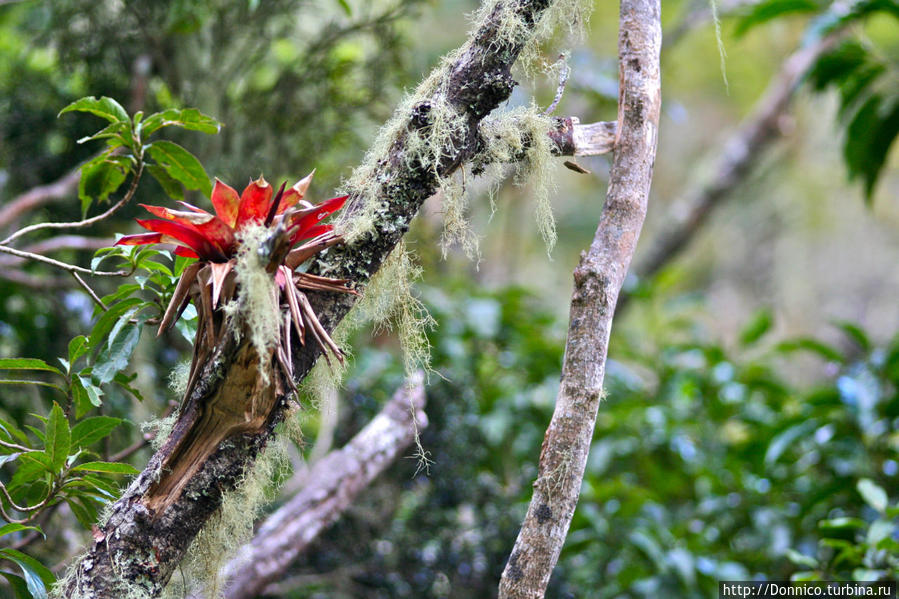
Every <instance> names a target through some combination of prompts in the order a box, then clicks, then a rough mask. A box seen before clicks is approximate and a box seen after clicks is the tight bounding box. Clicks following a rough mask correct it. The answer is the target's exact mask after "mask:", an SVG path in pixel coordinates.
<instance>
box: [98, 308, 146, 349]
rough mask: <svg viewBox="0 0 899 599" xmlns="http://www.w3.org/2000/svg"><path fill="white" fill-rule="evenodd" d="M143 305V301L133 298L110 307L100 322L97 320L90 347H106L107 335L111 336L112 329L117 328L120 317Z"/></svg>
mask: <svg viewBox="0 0 899 599" xmlns="http://www.w3.org/2000/svg"><path fill="white" fill-rule="evenodd" d="M142 303H144V300H143V299H141V298H139V297H131V298H128V299H126V300H122V301H121V302H119V303H117V304H113V305H112V306H109V309H108V310H107V311H106V312H104V313H103V315H102V316H100V318H99V320H97V324H95V325H94V328H93V329H92V330H91V334H90V338H89V343H90V346H91V347H92V348H99V347H102V346H103V345H105V344H104V343H103V341H104V340H105V339H106V337H107V335H109V332H110V331H111V330H112V327H114V326H115V323H116V322H117V321H118V319H119V317H120V316H121V315H122V314H124V313H125V312H127V311H128V310H129V309H130V308H133V307H134V306H137V305H140V304H142Z"/></svg>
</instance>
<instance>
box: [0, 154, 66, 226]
mask: <svg viewBox="0 0 899 599" xmlns="http://www.w3.org/2000/svg"><path fill="white" fill-rule="evenodd" d="M80 178H81V171H80V170H78V169H75V170H74V171H72V172H70V173H69V174H67V175H65V176H64V177H62V178H60V179H57V180H56V181H54V182H53V183H48V184H47V185H41V186H39V187H33V188H31V189H29V190H28V191H26V192H25V193H23V194H21V195H19V196H17V197H15V198H13V199H12V200H10V201H9V202H8V203H7V204H6V205H5V206H3V208H2V209H0V229H5V228H7V227H9V226H10V225H11V224H13V222H15V221H16V220H17V219H19V218H20V217H21V216H22V215H24V214H25V213H26V212H30V211H31V210H34V209H35V208H38V207H39V206H43V205H44V204H48V203H50V202H53V201H55V200H61V199H65V198H67V197H68V196H69V195H70V194H71V193H73V192H74V191H75V189H76V188H77V187H78V181H79V180H80Z"/></svg>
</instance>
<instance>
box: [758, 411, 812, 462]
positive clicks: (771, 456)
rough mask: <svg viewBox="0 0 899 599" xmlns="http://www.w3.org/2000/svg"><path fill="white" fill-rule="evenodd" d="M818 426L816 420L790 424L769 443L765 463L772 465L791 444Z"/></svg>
mask: <svg viewBox="0 0 899 599" xmlns="http://www.w3.org/2000/svg"><path fill="white" fill-rule="evenodd" d="M817 427H818V422H817V421H816V420H806V421H804V422H800V423H799V424H796V425H793V426H790V427H788V428H786V429H784V430H783V431H782V432H780V433H778V434H777V435H775V436H774V438H773V439H771V443H770V444H769V445H768V450H767V451H766V452H765V464H768V465H771V464H773V463H775V462H776V461H777V460H778V459H779V458H780V456H781V455H783V453H784V452H785V451H786V450H787V449H788V448H789V447H790V445H792V444H793V443H795V442H796V440H797V439H799V438H801V437H805V436H807V435H809V434H811V432H812V431H813V430H815V429H816V428H817Z"/></svg>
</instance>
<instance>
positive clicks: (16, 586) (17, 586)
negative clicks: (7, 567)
mask: <svg viewBox="0 0 899 599" xmlns="http://www.w3.org/2000/svg"><path fill="white" fill-rule="evenodd" d="M0 576H2V577H3V578H5V579H6V582H8V583H9V586H11V587H12V590H13V594H14V595H15V597H16V599H32V597H31V592H29V590H28V585H27V584H26V583H25V579H24V578H22V577H21V576H16V575H15V574H11V573H9V572H2V571H0Z"/></svg>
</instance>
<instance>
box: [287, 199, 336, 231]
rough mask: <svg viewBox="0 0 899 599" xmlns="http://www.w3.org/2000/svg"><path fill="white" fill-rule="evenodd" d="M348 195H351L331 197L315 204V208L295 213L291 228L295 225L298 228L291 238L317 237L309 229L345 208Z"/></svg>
mask: <svg viewBox="0 0 899 599" xmlns="http://www.w3.org/2000/svg"><path fill="white" fill-rule="evenodd" d="M348 197H349V196H341V197H339V198H331V199H330V200H325V201H324V202H322V203H321V204H318V205H317V206H314V207H313V208H309V209H307V210H302V211H300V212H298V213H296V214H295V215H293V217H292V218H291V224H290V227H289V228H291V229H292V228H294V227H297V228H298V229H297V231H296V232H295V233H293V234H292V235H291V237H290V238H291V239H292V240H296V239H307V238H309V237H315V236H314V235H310V234H308V231H309V229H310V228H312V227H314V226H315V225H317V224H318V223H319V221H321V220H323V219H324V218H326V217H327V216H329V215H331V214H333V213H334V212H337V211H338V210H340V209H341V208H343V205H344V203H345V202H346V199H347V198H348Z"/></svg>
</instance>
